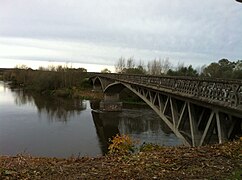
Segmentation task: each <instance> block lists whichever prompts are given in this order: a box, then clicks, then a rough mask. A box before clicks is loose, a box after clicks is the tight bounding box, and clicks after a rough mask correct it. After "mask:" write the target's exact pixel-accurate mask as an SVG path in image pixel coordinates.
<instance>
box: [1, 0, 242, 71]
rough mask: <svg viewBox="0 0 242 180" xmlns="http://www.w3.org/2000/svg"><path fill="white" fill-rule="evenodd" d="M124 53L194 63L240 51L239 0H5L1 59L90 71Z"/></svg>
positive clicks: (3, 62) (241, 19)
mask: <svg viewBox="0 0 242 180" xmlns="http://www.w3.org/2000/svg"><path fill="white" fill-rule="evenodd" d="M121 56H123V57H126V58H128V57H134V58H135V59H137V60H140V59H142V60H143V61H144V62H147V61H149V60H153V59H155V58H161V59H164V58H169V60H170V62H172V63H173V64H174V65H176V64H177V63H178V62H184V63H185V64H186V65H188V64H192V65H193V66H198V65H203V64H209V63H211V62H213V61H218V60H219V59H221V58H227V59H229V60H234V61H235V60H238V59H242V4H240V3H238V2H236V1H235V0H203V1H201V0H61V1H60V0H0V67H14V66H15V65H16V64H26V65H28V66H31V67H34V68H36V67H38V66H40V65H46V64H47V63H52V64H55V63H60V62H63V63H68V64H71V65H73V66H82V65H83V66H85V65H86V64H87V65H86V66H85V67H86V68H88V70H89V71H92V70H100V68H104V67H108V68H112V66H113V65H114V64H115V63H116V62H117V60H118V59H119V58H120V57H121ZM98 65H99V66H98ZM95 68H96V69H95ZM98 68H99V69H98Z"/></svg>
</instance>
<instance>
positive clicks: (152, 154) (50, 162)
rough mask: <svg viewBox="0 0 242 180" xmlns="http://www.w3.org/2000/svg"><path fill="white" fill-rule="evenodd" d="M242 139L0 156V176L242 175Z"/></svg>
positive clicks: (157, 177)
mask: <svg viewBox="0 0 242 180" xmlns="http://www.w3.org/2000/svg"><path fill="white" fill-rule="evenodd" d="M241 162H242V142H241V141H235V142H227V143H225V144H219V145H218V144H217V145H208V146H202V147H193V148H189V147H183V146H181V147H160V146H153V147H152V145H149V147H148V148H146V149H144V151H140V152H137V153H135V154H130V155H127V154H123V155H115V154H108V155H106V156H102V157H97V158H91V157H77V158H73V157H72V158H68V159H57V158H43V157H42V158H40V157H31V156H28V155H17V156H14V157H8V156H2V157H0V179H78V178H80V179H231V180H232V179H234V180H235V179H241V175H242V174H241V173H242V172H241V169H242V164H241Z"/></svg>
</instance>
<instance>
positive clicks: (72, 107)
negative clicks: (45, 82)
mask: <svg viewBox="0 0 242 180" xmlns="http://www.w3.org/2000/svg"><path fill="white" fill-rule="evenodd" d="M97 104H98V102H95V101H89V100H80V99H62V98H56V97H52V96H43V95H40V94H33V93H25V92H24V91H23V90H21V89H11V88H10V87H9V86H8V84H6V83H4V82H1V81H0V155H16V154H30V155H33V156H46V157H70V156H75V157H77V156H92V157H96V156H100V155H103V154H105V153H106V152H107V147H108V140H109V138H111V137H113V136H114V135H115V134H117V133H120V134H128V135H130V136H131V137H133V138H135V139H137V140H139V142H140V144H142V143H144V142H145V143H156V144H160V145H165V146H175V145H179V144H181V141H180V140H179V139H178V138H177V137H176V136H175V135H174V134H173V133H172V132H171V131H170V130H169V129H168V128H167V127H166V125H165V124H164V123H163V122H162V120H161V119H160V118H159V117H158V116H157V115H156V114H155V113H154V112H153V111H152V110H151V109H149V108H147V107H138V106H132V107H128V108H127V107H124V109H123V111H122V112H105V113H104V112H99V111H98V110H97V109H96V107H97Z"/></svg>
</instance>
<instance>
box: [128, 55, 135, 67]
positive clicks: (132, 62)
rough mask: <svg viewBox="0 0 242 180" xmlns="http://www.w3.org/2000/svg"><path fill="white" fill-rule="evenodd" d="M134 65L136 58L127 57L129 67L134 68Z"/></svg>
mask: <svg viewBox="0 0 242 180" xmlns="http://www.w3.org/2000/svg"><path fill="white" fill-rule="evenodd" d="M134 67H135V62H134V58H133V57H130V58H129V59H127V69H132V68H134Z"/></svg>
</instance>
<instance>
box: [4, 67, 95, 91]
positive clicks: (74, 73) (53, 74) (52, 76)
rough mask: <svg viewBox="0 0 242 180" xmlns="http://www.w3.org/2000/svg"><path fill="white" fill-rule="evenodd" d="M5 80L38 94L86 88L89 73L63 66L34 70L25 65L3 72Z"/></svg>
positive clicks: (82, 69) (81, 69)
mask: <svg viewBox="0 0 242 180" xmlns="http://www.w3.org/2000/svg"><path fill="white" fill-rule="evenodd" d="M2 78H3V80H4V81H11V82H12V85H13V86H20V87H25V88H26V89H31V90H35V91H37V92H47V91H52V90H59V89H72V88H86V87H89V86H90V85H89V83H88V82H87V78H88V73H87V70H86V69H84V68H78V69H75V68H68V67H63V66H56V67H54V66H51V67H48V68H43V67H40V68H39V70H33V69H31V68H28V67H27V66H25V65H21V66H18V67H16V68H14V69H8V70H5V71H4V72H3V77H2Z"/></svg>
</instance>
